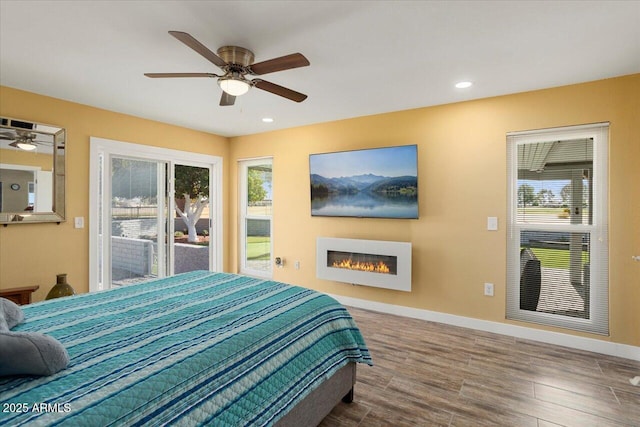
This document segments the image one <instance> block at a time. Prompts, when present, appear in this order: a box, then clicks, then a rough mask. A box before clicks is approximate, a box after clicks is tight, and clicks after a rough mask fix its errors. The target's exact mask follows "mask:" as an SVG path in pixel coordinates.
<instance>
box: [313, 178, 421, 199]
mask: <svg viewBox="0 0 640 427" xmlns="http://www.w3.org/2000/svg"><path fill="white" fill-rule="evenodd" d="M361 192H363V193H365V192H367V193H372V194H378V195H387V196H389V197H416V196H417V194H418V178H417V177H415V176H397V177H388V176H378V175H373V174H365V175H355V176H349V177H344V176H343V177H339V178H325V177H323V176H321V175H318V174H313V175H311V199H315V198H317V197H320V198H321V197H327V196H329V195H332V194H333V195H337V194H357V193H361Z"/></svg>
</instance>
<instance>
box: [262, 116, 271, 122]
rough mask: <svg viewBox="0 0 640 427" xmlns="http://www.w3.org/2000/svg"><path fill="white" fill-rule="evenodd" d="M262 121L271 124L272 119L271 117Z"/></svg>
mask: <svg viewBox="0 0 640 427" xmlns="http://www.w3.org/2000/svg"><path fill="white" fill-rule="evenodd" d="M262 121H263V122H265V123H273V119H272V118H271V117H263V118H262Z"/></svg>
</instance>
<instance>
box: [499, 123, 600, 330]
mask: <svg viewBox="0 0 640 427" xmlns="http://www.w3.org/2000/svg"><path fill="white" fill-rule="evenodd" d="M608 129H609V127H608V124H596V125H586V126H575V127H567V128H559V129H549V130H542V131H531V132H518V133H511V134H508V135H507V156H508V158H507V163H508V183H509V188H508V193H509V194H508V197H509V204H508V225H509V229H508V231H507V318H509V319H515V320H524V321H529V322H534V323H541V324H546V325H552V326H558V327H563V328H569V329H575V330H580V331H585V332H593V333H600V334H608V330H609V326H608V269H607V265H608V249H607V248H608V238H607V204H608V202H607V144H608V141H607V138H608Z"/></svg>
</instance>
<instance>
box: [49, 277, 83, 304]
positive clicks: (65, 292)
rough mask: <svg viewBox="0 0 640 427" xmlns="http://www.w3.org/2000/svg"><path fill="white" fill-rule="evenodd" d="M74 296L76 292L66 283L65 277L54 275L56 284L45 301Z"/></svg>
mask: <svg viewBox="0 0 640 427" xmlns="http://www.w3.org/2000/svg"><path fill="white" fill-rule="evenodd" d="M75 294H76V291H75V290H74V289H73V287H72V286H71V285H70V284H68V283H67V275H66V274H58V275H56V284H55V285H54V286H53V288H51V290H50V291H49V293H48V294H47V297H46V298H45V299H54V298H60V297H68V296H71V295H75Z"/></svg>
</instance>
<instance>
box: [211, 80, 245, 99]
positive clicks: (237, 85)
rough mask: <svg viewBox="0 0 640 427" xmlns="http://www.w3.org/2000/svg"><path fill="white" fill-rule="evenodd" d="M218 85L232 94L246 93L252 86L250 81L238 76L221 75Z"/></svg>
mask: <svg viewBox="0 0 640 427" xmlns="http://www.w3.org/2000/svg"><path fill="white" fill-rule="evenodd" d="M218 85H219V86H220V89H222V90H223V91H225V92H226V93H228V94H229V95H231V96H240V95H244V94H245V93H247V92H248V91H249V88H251V85H250V84H249V82H248V81H246V80H245V79H242V78H236V77H221V78H219V79H218Z"/></svg>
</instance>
